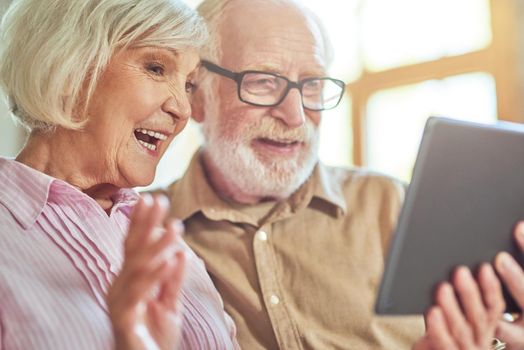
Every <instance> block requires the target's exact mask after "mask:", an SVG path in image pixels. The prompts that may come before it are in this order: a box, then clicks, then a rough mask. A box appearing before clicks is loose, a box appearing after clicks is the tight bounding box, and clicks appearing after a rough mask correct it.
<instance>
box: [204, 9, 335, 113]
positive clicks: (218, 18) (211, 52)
mask: <svg viewBox="0 0 524 350" xmlns="http://www.w3.org/2000/svg"><path fill="white" fill-rule="evenodd" d="M238 1H241V0H204V1H203V2H202V3H200V5H199V6H198V7H197V11H198V13H199V14H200V16H202V18H203V19H204V21H205V22H206V24H207V28H208V30H209V40H208V41H207V43H206V44H204V46H203V47H202V49H201V56H202V58H203V59H206V60H209V61H211V62H215V63H220V60H221V59H222V38H221V37H220V25H221V24H222V20H223V19H224V18H225V12H226V10H227V8H228V7H229V6H233V5H234V3H235V2H238ZM244 1H249V2H253V0H244ZM263 1H264V3H274V4H278V5H292V6H295V7H297V8H298V9H299V10H301V11H302V12H303V13H304V14H305V15H306V16H307V17H309V18H310V19H311V20H313V22H314V24H315V25H316V26H317V28H318V30H319V32H320V36H321V38H322V44H323V47H324V57H325V60H326V62H327V65H328V66H329V65H330V64H331V62H332V61H333V45H332V43H331V40H330V39H329V36H328V34H327V31H326V28H325V26H324V24H323V23H322V21H321V20H320V18H319V17H318V16H317V15H316V14H315V13H314V12H313V11H311V10H310V9H309V8H307V7H305V6H304V5H302V4H300V3H299V2H297V1H295V0H263ZM253 6H255V5H253ZM326 68H328V67H326ZM215 79H216V78H215V76H214V75H207V76H206V78H205V79H203V80H202V81H201V82H200V86H201V88H202V89H203V90H204V96H205V100H206V104H207V103H210V102H212V101H213V99H215V98H216V97H215V94H213V93H212V91H211V90H212V89H211V86H212V85H213V84H214V81H215ZM213 102H214V101H213Z"/></svg>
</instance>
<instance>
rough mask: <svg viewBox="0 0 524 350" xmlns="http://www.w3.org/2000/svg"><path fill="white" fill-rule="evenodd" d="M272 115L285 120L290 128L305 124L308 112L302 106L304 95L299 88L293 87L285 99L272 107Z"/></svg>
mask: <svg viewBox="0 0 524 350" xmlns="http://www.w3.org/2000/svg"><path fill="white" fill-rule="evenodd" d="M272 116H273V117H274V118H278V119H280V120H281V121H283V122H284V123H285V124H286V125H287V126H289V127H290V128H298V127H300V126H302V125H304V123H305V121H306V114H305V112H304V107H303V106H302V95H300V91H299V90H298V89H291V90H290V91H289V92H288V94H287V96H286V97H285V98H284V100H283V101H282V102H281V103H280V104H279V105H278V106H275V107H273V108H272Z"/></svg>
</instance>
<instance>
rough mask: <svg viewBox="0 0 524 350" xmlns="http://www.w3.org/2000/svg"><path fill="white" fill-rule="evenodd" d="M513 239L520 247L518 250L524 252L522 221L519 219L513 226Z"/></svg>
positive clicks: (523, 227) (523, 224)
mask: <svg viewBox="0 0 524 350" xmlns="http://www.w3.org/2000/svg"><path fill="white" fill-rule="evenodd" d="M514 235H515V240H516V241H517V245H518V246H519V248H520V251H521V252H522V253H524V221H520V222H519V223H518V224H517V226H516V227H515V233H514Z"/></svg>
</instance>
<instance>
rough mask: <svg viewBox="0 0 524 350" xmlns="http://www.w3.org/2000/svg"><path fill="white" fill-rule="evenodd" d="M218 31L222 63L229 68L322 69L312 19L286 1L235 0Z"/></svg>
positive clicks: (321, 47)
mask: <svg viewBox="0 0 524 350" xmlns="http://www.w3.org/2000/svg"><path fill="white" fill-rule="evenodd" d="M224 16H225V17H224V18H223V20H222V22H221V23H222V25H221V28H220V29H219V30H220V34H221V38H222V64H224V65H227V66H228V67H229V68H231V69H235V70H245V69H265V70H270V71H274V72H276V73H286V72H288V71H297V72H298V73H299V74H307V73H311V74H315V73H321V72H323V71H324V70H325V65H326V62H325V59H326V58H325V49H324V43H323V41H322V36H321V34H320V30H319V28H318V26H317V25H316V24H315V22H314V21H313V20H312V19H311V18H310V17H308V16H307V15H305V14H304V13H303V12H302V11H301V10H300V9H298V8H296V7H293V6H290V5H288V4H275V3H271V2H264V1H257V0H255V1H245V2H237V3H234V4H233V5H231V6H230V8H228V9H227V10H226V12H225V14H224Z"/></svg>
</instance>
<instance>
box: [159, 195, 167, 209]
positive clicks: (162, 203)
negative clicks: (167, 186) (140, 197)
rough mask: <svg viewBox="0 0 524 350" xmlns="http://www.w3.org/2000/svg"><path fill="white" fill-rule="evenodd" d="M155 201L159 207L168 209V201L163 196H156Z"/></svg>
mask: <svg viewBox="0 0 524 350" xmlns="http://www.w3.org/2000/svg"><path fill="white" fill-rule="evenodd" d="M156 200H157V202H158V205H160V206H161V207H162V208H167V207H169V199H167V197H166V196H164V195H158V196H156Z"/></svg>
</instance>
